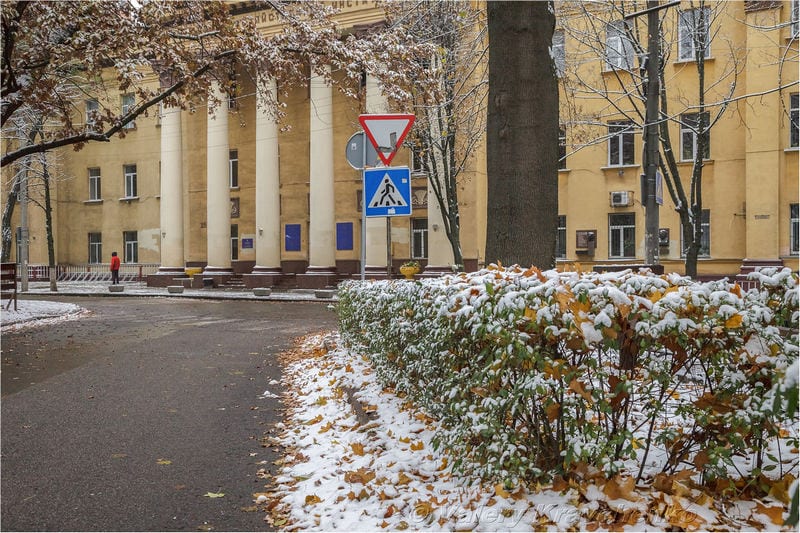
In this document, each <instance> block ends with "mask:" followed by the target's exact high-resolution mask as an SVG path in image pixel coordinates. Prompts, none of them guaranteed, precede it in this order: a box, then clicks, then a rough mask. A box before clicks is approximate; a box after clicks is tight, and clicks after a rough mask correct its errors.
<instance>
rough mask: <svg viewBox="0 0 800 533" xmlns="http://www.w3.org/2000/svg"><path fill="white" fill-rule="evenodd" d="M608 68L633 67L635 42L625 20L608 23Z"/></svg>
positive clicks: (622, 68)
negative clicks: (630, 36)
mask: <svg viewBox="0 0 800 533" xmlns="http://www.w3.org/2000/svg"><path fill="white" fill-rule="evenodd" d="M605 64H606V70H615V69H619V70H631V69H632V68H633V43H632V42H631V40H630V38H629V37H628V25H627V23H626V22H625V21H624V20H617V21H614V22H609V23H608V24H606V62H605Z"/></svg>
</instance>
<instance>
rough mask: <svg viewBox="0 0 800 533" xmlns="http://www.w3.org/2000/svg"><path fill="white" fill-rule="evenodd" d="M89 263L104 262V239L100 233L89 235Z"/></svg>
mask: <svg viewBox="0 0 800 533" xmlns="http://www.w3.org/2000/svg"><path fill="white" fill-rule="evenodd" d="M89 262H90V263H102V262H103V238H102V234H100V233H89Z"/></svg>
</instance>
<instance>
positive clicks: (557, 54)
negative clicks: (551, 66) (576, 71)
mask: <svg viewBox="0 0 800 533" xmlns="http://www.w3.org/2000/svg"><path fill="white" fill-rule="evenodd" d="M553 63H555V66H556V75H557V76H558V77H559V78H560V77H562V76H564V68H565V66H566V54H565V50H564V31H563V30H556V31H554V32H553Z"/></svg>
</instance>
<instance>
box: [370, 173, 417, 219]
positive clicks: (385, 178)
mask: <svg viewBox="0 0 800 533" xmlns="http://www.w3.org/2000/svg"><path fill="white" fill-rule="evenodd" d="M364 209H365V213H364V214H365V216H367V217H398V216H409V215H411V171H410V170H409V168H408V167H378V168H371V169H367V170H365V171H364Z"/></svg>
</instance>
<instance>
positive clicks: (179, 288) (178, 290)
mask: <svg viewBox="0 0 800 533" xmlns="http://www.w3.org/2000/svg"><path fill="white" fill-rule="evenodd" d="M167 292H169V293H170V294H183V285H169V286H168V287H167Z"/></svg>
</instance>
